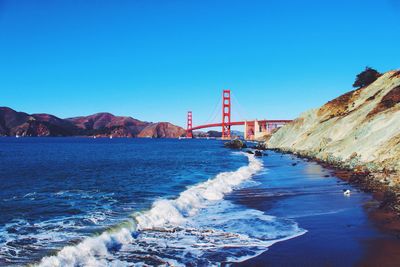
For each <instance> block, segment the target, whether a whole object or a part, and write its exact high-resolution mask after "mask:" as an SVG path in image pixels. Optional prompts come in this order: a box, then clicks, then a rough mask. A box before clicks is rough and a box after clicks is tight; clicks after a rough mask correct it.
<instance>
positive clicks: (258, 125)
mask: <svg viewBox="0 0 400 267" xmlns="http://www.w3.org/2000/svg"><path fill="white" fill-rule="evenodd" d="M289 122H291V120H245V121H231V91H230V90H223V93H222V122H218V123H210V124H204V125H198V126H193V114H192V112H191V111H188V113H187V127H186V137H187V138H193V131H195V130H200V129H206V128H213V127H222V139H231V126H238V125H244V138H245V139H246V140H254V139H257V138H260V137H262V136H264V135H267V134H270V133H271V132H272V131H273V130H274V129H277V128H279V127H281V126H282V125H285V124H286V123H289Z"/></svg>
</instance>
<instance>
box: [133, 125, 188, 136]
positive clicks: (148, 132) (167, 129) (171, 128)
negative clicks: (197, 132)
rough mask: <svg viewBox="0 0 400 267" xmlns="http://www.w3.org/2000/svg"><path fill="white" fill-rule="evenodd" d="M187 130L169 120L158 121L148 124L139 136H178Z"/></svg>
mask: <svg viewBox="0 0 400 267" xmlns="http://www.w3.org/2000/svg"><path fill="white" fill-rule="evenodd" d="M185 133H186V131H185V130H184V129H183V128H181V127H179V126H176V125H173V124H171V123H169V122H158V123H152V124H150V125H147V126H146V127H145V128H144V129H143V130H142V131H140V133H139V134H138V137H152V138H177V137H180V136H183V135H184V134H185Z"/></svg>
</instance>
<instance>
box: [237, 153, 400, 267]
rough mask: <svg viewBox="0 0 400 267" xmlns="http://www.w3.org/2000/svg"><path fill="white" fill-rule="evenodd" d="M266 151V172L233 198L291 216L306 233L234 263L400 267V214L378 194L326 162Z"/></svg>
mask: <svg viewBox="0 0 400 267" xmlns="http://www.w3.org/2000/svg"><path fill="white" fill-rule="evenodd" d="M267 153H268V156H267V157H263V161H264V165H265V167H266V168H267V171H266V172H265V173H263V174H260V175H258V176H256V177H255V178H254V180H255V181H256V182H258V183H259V184H258V185H256V186H253V187H250V188H245V189H242V190H238V191H236V192H234V193H233V194H232V195H231V196H230V199H231V200H233V201H234V202H235V203H238V204H242V205H246V206H249V207H251V208H255V209H258V210H261V211H264V212H265V213H266V214H268V215H274V216H279V217H286V218H291V219H293V220H294V221H296V222H297V223H298V224H299V227H301V228H303V229H306V230H307V231H308V232H307V233H306V234H304V235H302V236H300V237H297V238H293V239H291V240H288V241H283V242H280V243H277V244H275V245H273V246H271V247H270V248H269V250H267V251H266V252H264V253H263V254H261V255H259V256H258V257H255V258H252V259H250V260H247V261H245V262H242V263H239V264H235V266H400V223H399V220H398V216H397V215H396V214H394V213H392V212H388V211H385V210H384V209H380V208H379V207H380V202H379V201H380V199H379V194H377V193H375V194H372V193H366V192H364V191H362V190H360V189H359V188H358V187H357V186H354V185H350V184H349V183H348V182H347V181H346V180H343V179H340V178H339V177H338V176H341V175H338V173H337V170H335V169H333V168H330V167H328V166H325V167H323V166H321V165H320V164H318V163H316V162H312V161H309V160H306V159H299V158H296V157H294V156H293V155H289V154H280V153H276V152H270V151H268V152H267ZM342 176H343V175H342ZM343 189H350V190H351V192H352V193H351V195H350V196H349V197H347V196H344V195H343V191H342V190H343Z"/></svg>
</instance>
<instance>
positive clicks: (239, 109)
mask: <svg viewBox="0 0 400 267" xmlns="http://www.w3.org/2000/svg"><path fill="white" fill-rule="evenodd" d="M231 95H232V96H231V97H232V99H233V102H234V104H235V106H236V107H235V109H234V112H235V114H237V115H238V119H240V120H243V121H244V120H245V118H247V117H246V116H243V115H247V114H245V112H243V108H242V106H241V105H240V104H239V101H238V100H237V98H236V97H235V95H234V94H232V93H231Z"/></svg>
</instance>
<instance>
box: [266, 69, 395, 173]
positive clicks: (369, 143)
mask: <svg viewBox="0 0 400 267" xmlns="http://www.w3.org/2000/svg"><path fill="white" fill-rule="evenodd" d="M266 144H267V146H268V148H277V149H281V150H285V151H291V152H295V153H299V154H303V155H305V156H310V157H314V158H316V159H320V160H323V161H326V162H329V163H334V164H340V165H341V166H343V167H347V168H353V169H356V170H362V171H364V170H365V171H371V172H389V173H400V71H390V72H387V73H385V74H384V75H382V76H381V77H380V78H378V79H377V80H376V81H375V82H374V83H372V84H370V85H369V86H367V87H364V88H361V89H357V90H354V91H351V92H348V93H346V94H344V95H342V96H340V97H338V98H336V99H334V100H332V101H329V102H328V103H326V104H325V105H323V106H322V107H320V108H318V109H314V110H310V111H307V112H305V113H303V114H301V116H300V117H299V118H298V119H296V120H294V121H293V122H292V123H290V124H287V125H285V126H283V127H282V128H281V129H279V130H278V131H277V132H276V133H274V134H273V135H272V136H271V138H270V139H269V140H268V141H267V143H266Z"/></svg>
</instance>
